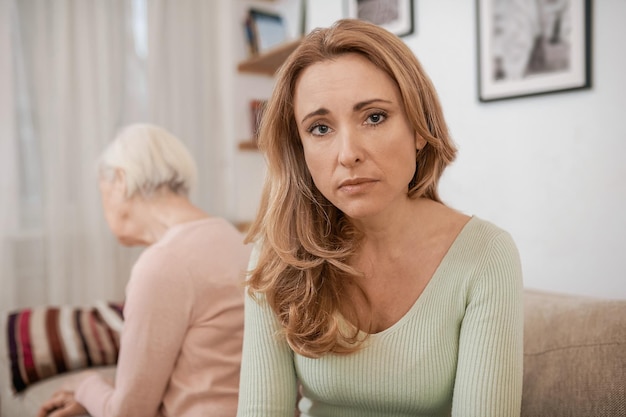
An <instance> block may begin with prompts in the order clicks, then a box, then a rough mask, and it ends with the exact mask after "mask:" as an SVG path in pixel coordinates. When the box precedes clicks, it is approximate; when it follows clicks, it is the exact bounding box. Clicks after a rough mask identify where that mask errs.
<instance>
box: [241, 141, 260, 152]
mask: <svg viewBox="0 0 626 417" xmlns="http://www.w3.org/2000/svg"><path fill="white" fill-rule="evenodd" d="M239 150H241V151H258V150H259V147H258V146H257V145H256V142H253V141H251V140H247V141H245V142H239Z"/></svg>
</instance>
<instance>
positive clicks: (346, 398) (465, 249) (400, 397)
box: [237, 217, 523, 417]
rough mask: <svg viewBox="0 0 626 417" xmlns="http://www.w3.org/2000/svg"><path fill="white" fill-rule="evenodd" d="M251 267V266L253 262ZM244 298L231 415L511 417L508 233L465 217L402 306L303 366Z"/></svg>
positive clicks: (513, 335) (257, 304) (518, 295)
mask: <svg viewBox="0 0 626 417" xmlns="http://www.w3.org/2000/svg"><path fill="white" fill-rule="evenodd" d="M253 262H254V261H253ZM257 300H258V301H256V300H254V299H252V298H250V297H249V296H248V297H247V298H246V304H245V328H244V345H243V358H242V371H241V381H240V392H239V407H238V413H237V415H238V416H239V417H248V416H255V417H259V416H267V417H270V416H271V417H281V416H284V417H292V416H293V414H294V407H295V403H296V394H297V386H298V382H299V383H300V384H301V386H302V388H301V394H302V399H301V400H300V402H299V404H298V406H299V409H300V411H301V415H302V416H303V417H309V416H310V417H317V416H341V417H370V416H371V417H374V416H376V417H391V416H398V417H400V416H449V415H452V416H454V417H472V416H475V417H510V416H516V417H519V415H520V405H521V394H522V344H523V304H522V274H521V266H520V261H519V255H518V252H517V248H516V246H515V244H514V242H513V240H512V238H511V237H510V235H509V234H508V233H507V232H505V231H503V230H501V229H499V228H498V227H496V226H494V225H492V224H491V223H489V222H486V221H484V220H481V219H479V218H477V217H472V219H470V221H469V222H468V223H467V224H466V225H465V227H464V228H463V230H462V231H461V232H460V234H459V235H458V236H457V238H456V240H455V241H454V243H453V244H452V245H451V247H450V248H449V250H448V252H447V254H446V255H445V257H444V258H443V260H442V261H441V263H440V265H439V267H438V269H437V270H436V272H435V274H434V275H433V277H432V278H431V280H430V282H429V283H428V285H427V286H426V288H425V289H424V291H423V293H422V294H421V295H420V296H419V298H418V299H417V300H416V302H415V304H414V305H413V306H412V307H411V309H410V310H409V311H408V312H407V313H406V314H405V315H404V316H403V317H402V318H401V319H400V320H399V321H398V322H396V323H395V324H394V325H392V326H391V327H390V328H388V329H386V330H384V331H382V332H380V333H376V334H373V335H370V336H369V338H368V339H367V341H366V345H365V347H364V348H362V349H361V350H360V351H358V352H356V353H353V354H350V355H343V356H342V355H334V354H327V355H325V356H323V357H321V358H319V359H310V358H306V357H303V356H300V355H298V354H295V353H294V352H293V351H292V350H291V349H290V347H289V345H288V344H287V342H286V341H285V340H284V337H280V336H277V332H278V331H279V323H278V321H277V319H276V316H275V315H274V313H273V312H272V311H271V309H270V308H269V307H268V305H267V304H266V303H265V302H264V301H263V300H264V299H263V298H262V297H260V298H257Z"/></svg>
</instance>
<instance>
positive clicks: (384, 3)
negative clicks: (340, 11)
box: [346, 0, 415, 36]
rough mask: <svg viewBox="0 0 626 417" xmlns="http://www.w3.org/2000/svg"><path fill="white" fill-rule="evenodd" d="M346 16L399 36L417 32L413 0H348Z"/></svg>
mask: <svg viewBox="0 0 626 417" xmlns="http://www.w3.org/2000/svg"><path fill="white" fill-rule="evenodd" d="M346 8H347V12H346V15H347V16H348V17H351V18H356V19H363V20H367V21H368V22H372V23H375V24H377V25H379V26H382V27H384V28H385V29H387V30H389V31H390V32H392V33H395V34H396V35H398V36H407V35H410V34H412V33H413V32H415V23H414V20H413V12H414V11H413V0H346Z"/></svg>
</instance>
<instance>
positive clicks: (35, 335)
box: [6, 302, 122, 392]
mask: <svg viewBox="0 0 626 417" xmlns="http://www.w3.org/2000/svg"><path fill="white" fill-rule="evenodd" d="M6 323H7V326H6V331H7V338H6V340H7V344H8V346H7V352H8V354H9V367H10V369H11V377H12V386H13V389H14V391H15V392H21V391H24V390H25V389H26V388H28V386H29V385H31V384H33V383H35V382H37V381H41V380H42V379H45V378H49V377H51V376H54V375H57V374H61V373H64V372H69V371H74V370H77V369H83V368H88V367H91V366H104V365H113V364H115V363H116V362H117V355H118V352H119V336H120V331H121V325H122V305H121V304H116V303H106V302H99V303H97V304H96V305H95V306H93V307H85V308H79V307H50V306H45V307H37V308H27V309H23V310H19V311H14V312H11V313H9V315H8V317H7V322H6Z"/></svg>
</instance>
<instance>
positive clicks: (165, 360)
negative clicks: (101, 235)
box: [39, 125, 249, 417]
mask: <svg viewBox="0 0 626 417" xmlns="http://www.w3.org/2000/svg"><path fill="white" fill-rule="evenodd" d="M99 173H100V191H101V194H102V205H103V207H104V213H105V217H106V220H107V222H108V224H109V226H110V228H111V230H112V231H113V233H114V234H115V235H116V236H117V238H118V239H119V241H120V242H121V243H122V244H123V245H127V246H131V245H145V246H148V248H147V249H146V250H145V251H144V252H143V253H142V254H141V256H140V257H139V259H138V260H137V263H136V264H135V265H134V267H133V270H132V274H131V277H130V281H129V282H128V285H127V288H126V300H125V305H124V328H123V330H122V334H121V341H120V354H119V359H118V363H117V372H116V377H115V383H114V384H111V383H109V382H107V381H105V380H103V379H102V378H101V377H100V376H98V375H87V376H86V378H85V379H83V380H82V382H81V383H80V384H79V386H78V387H77V389H76V391H75V392H69V391H62V392H58V393H56V394H55V395H54V396H53V397H52V398H51V399H50V400H49V401H47V402H46V403H45V404H43V406H42V408H41V410H40V413H39V416H40V417H42V416H51V417H65V416H76V415H83V414H85V413H86V412H88V413H89V414H91V415H92V416H94V417H109V416H120V415H124V416H133V417H140V416H150V417H154V416H234V415H235V414H236V407H237V393H238V383H239V367H240V355H241V343H242V332H243V289H242V285H241V282H242V278H243V274H244V272H245V269H246V265H247V262H248V257H249V248H248V246H246V245H244V243H243V236H242V235H241V234H240V233H239V232H238V231H237V230H236V229H235V228H234V227H233V226H232V225H231V224H230V223H229V222H227V221H226V220H224V219H222V218H218V217H213V216H210V215H208V214H207V213H205V212H204V211H202V210H201V209H200V208H198V207H196V206H194V205H193V204H192V203H191V202H190V201H189V199H188V193H189V190H190V187H191V185H192V182H193V181H194V179H195V174H196V169H195V164H194V161H193V159H192V157H191V155H190V154H189V152H188V151H187V150H186V149H185V147H184V145H183V144H182V143H181V142H180V141H179V140H178V139H177V138H176V137H174V136H173V135H172V134H170V133H169V132H167V131H166V130H164V129H162V128H159V127H156V126H151V125H132V126H129V127H127V128H125V129H123V130H122V131H121V133H120V134H119V135H118V136H117V137H116V138H115V140H114V141H113V142H112V143H111V144H110V145H109V147H108V148H107V149H106V150H105V151H104V153H103V155H102V157H101V161H100V166H99Z"/></svg>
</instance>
